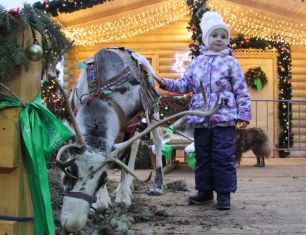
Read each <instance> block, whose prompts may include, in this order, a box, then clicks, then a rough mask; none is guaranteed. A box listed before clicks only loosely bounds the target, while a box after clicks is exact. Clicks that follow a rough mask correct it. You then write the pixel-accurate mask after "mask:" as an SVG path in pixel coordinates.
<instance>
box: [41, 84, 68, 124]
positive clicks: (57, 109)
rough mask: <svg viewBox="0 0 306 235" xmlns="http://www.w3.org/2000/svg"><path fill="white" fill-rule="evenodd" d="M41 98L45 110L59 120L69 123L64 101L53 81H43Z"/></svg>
mask: <svg viewBox="0 0 306 235" xmlns="http://www.w3.org/2000/svg"><path fill="white" fill-rule="evenodd" d="M41 98H42V101H43V103H44V104H45V105H46V106H47V108H48V109H49V110H50V111H51V112H52V113H53V114H54V115H55V116H56V117H57V118H59V119H62V120H63V119H66V120H68V121H70V116H69V114H68V110H66V108H65V99H64V97H63V96H62V94H61V92H60V91H59V90H58V88H57V86H56V84H55V81H54V80H51V81H45V82H43V84H42V86H41Z"/></svg>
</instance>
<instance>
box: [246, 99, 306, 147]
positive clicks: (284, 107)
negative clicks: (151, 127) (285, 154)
mask: <svg viewBox="0 0 306 235" xmlns="http://www.w3.org/2000/svg"><path fill="white" fill-rule="evenodd" d="M252 114H253V119H252V122H251V125H250V126H256V127H261V128H262V129H263V130H265V131H266V132H267V134H268V136H269V138H270V139H271V140H273V141H272V142H273V147H274V150H276V151H281V150H284V151H306V100H265V99H254V100H252ZM279 117H281V118H282V120H283V121H282V123H280V121H279ZM284 120H285V124H284ZM284 125H285V128H284ZM282 129H287V131H286V132H285V134H286V135H285V136H283V137H284V138H285V140H286V144H285V145H282V146H281V147H280V145H281V144H280V143H279V138H280V133H281V132H282Z"/></svg>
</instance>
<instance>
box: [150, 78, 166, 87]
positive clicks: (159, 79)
mask: <svg viewBox="0 0 306 235" xmlns="http://www.w3.org/2000/svg"><path fill="white" fill-rule="evenodd" d="M153 77H154V80H155V81H156V82H157V83H158V85H159V86H164V85H165V82H164V80H163V79H161V78H159V77H155V76H153Z"/></svg>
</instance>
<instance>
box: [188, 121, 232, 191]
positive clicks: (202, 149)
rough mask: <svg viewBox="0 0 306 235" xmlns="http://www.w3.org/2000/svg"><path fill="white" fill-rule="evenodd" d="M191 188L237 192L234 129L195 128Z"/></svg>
mask: <svg viewBox="0 0 306 235" xmlns="http://www.w3.org/2000/svg"><path fill="white" fill-rule="evenodd" d="M194 140H195V141H194V145H195V152H196V167H195V185H196V187H195V188H196V189H197V190H201V191H216V192H218V193H229V192H235V191H236V189H237V175H236V166H235V159H236V145H235V127H219V126H217V127H214V128H211V129H210V128H195V131H194Z"/></svg>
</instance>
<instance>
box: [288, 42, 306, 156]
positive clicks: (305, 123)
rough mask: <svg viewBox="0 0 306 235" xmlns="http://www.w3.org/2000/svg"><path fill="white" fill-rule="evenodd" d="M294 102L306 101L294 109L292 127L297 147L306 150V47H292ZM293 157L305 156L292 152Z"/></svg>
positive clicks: (294, 106)
mask: <svg viewBox="0 0 306 235" xmlns="http://www.w3.org/2000/svg"><path fill="white" fill-rule="evenodd" d="M291 58H292V100H304V101H305V102H303V103H301V105H300V106H298V105H293V107H292V127H293V129H292V130H293V132H294V133H295V135H294V143H295V147H297V146H300V147H303V148H306V47H305V46H292V47H291ZM291 156H305V153H303V152H292V153H291Z"/></svg>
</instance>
